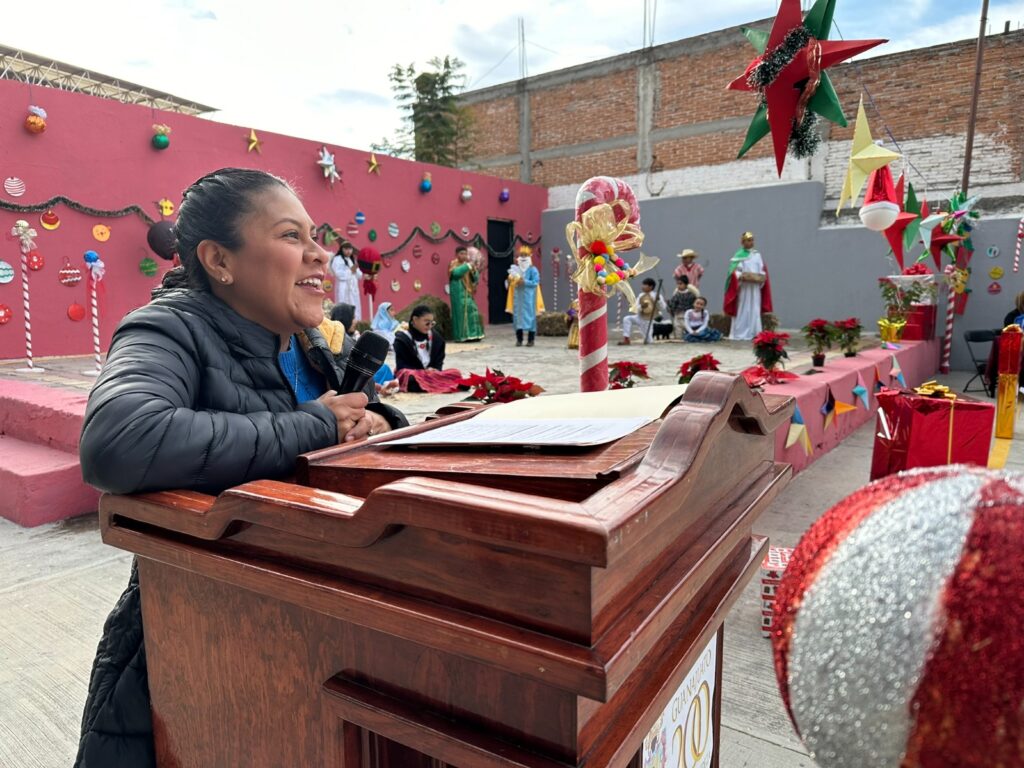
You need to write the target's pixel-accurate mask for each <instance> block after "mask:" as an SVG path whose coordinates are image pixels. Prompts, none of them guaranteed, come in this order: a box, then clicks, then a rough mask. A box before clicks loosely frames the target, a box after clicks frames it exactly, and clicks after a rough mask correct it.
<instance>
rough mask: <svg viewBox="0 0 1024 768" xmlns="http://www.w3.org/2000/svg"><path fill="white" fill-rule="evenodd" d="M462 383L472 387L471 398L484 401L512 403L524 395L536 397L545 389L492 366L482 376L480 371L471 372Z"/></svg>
mask: <svg viewBox="0 0 1024 768" xmlns="http://www.w3.org/2000/svg"><path fill="white" fill-rule="evenodd" d="M459 383H460V384H462V385H464V386H467V387H471V388H472V391H473V394H471V395H470V398H469V399H471V400H480V401H481V402H484V403H511V402H512V401H513V400H522V399H523V398H524V397H536V396H537V395H539V394H540V393H541V392H543V391H544V389H543V388H542V387H540V386H538V385H537V384H534V383H533V382H532V381H523V380H522V379H517V378H516V377H515V376H506V375H505V374H504V373H502V372H501V371H499V370H497V369H495V370H493V371H492V370H491V369H490V368H487V369H485V373H484V375H483V376H481V375H480V374H478V373H471V374H469V376H467V377H466V378H464V379H462V380H461V381H460V382H459Z"/></svg>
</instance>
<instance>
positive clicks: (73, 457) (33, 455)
mask: <svg viewBox="0 0 1024 768" xmlns="http://www.w3.org/2000/svg"><path fill="white" fill-rule="evenodd" d="M0 489H3V490H2V492H0V517H5V518H7V519H8V520H12V521H13V522H15V523H17V524H18V525H23V526H26V527H32V526H36V525H42V524H43V523H52V522H54V521H55V520H63V519H64V518H67V517H75V516H76V515H84V514H88V513H90V512H95V511H96V507H97V502H98V501H99V497H100V494H99V491H97V490H95V489H94V488H91V487H90V486H88V485H86V484H85V483H84V482H82V470H81V468H80V467H79V464H78V454H77V453H72V452H69V451H62V450H59V449H57V448H49V447H47V446H45V445H38V444H36V443H30V442H26V441H25V440H19V439H18V438H15V437H10V436H9V435H0Z"/></svg>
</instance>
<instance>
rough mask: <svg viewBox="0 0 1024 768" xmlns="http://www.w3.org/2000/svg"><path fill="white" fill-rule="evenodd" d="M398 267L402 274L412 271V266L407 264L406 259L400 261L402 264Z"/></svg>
mask: <svg viewBox="0 0 1024 768" xmlns="http://www.w3.org/2000/svg"><path fill="white" fill-rule="evenodd" d="M399 266H400V267H401V268H402V271H403V272H408V271H409V270H410V269H412V264H410V263H409V260H408V259H402V262H401V264H399Z"/></svg>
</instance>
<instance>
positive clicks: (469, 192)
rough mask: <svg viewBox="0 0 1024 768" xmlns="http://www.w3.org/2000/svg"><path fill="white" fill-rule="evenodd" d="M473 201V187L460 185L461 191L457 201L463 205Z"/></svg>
mask: <svg viewBox="0 0 1024 768" xmlns="http://www.w3.org/2000/svg"><path fill="white" fill-rule="evenodd" d="M472 199H473V187H472V186H471V185H469V184H463V185H462V191H461V192H460V193H459V200H461V201H462V202H464V203H468V202H469V201H470V200H472Z"/></svg>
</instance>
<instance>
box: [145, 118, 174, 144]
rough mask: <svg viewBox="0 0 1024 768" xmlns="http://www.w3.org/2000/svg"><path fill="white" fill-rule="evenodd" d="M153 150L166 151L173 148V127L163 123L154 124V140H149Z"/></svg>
mask: <svg viewBox="0 0 1024 768" xmlns="http://www.w3.org/2000/svg"><path fill="white" fill-rule="evenodd" d="M149 143H150V144H152V145H153V149H159V150H164V149H167V148H168V147H169V146H171V127H170V126H169V125H164V124H162V123H154V124H153V138H151V139H150V140H149Z"/></svg>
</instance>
